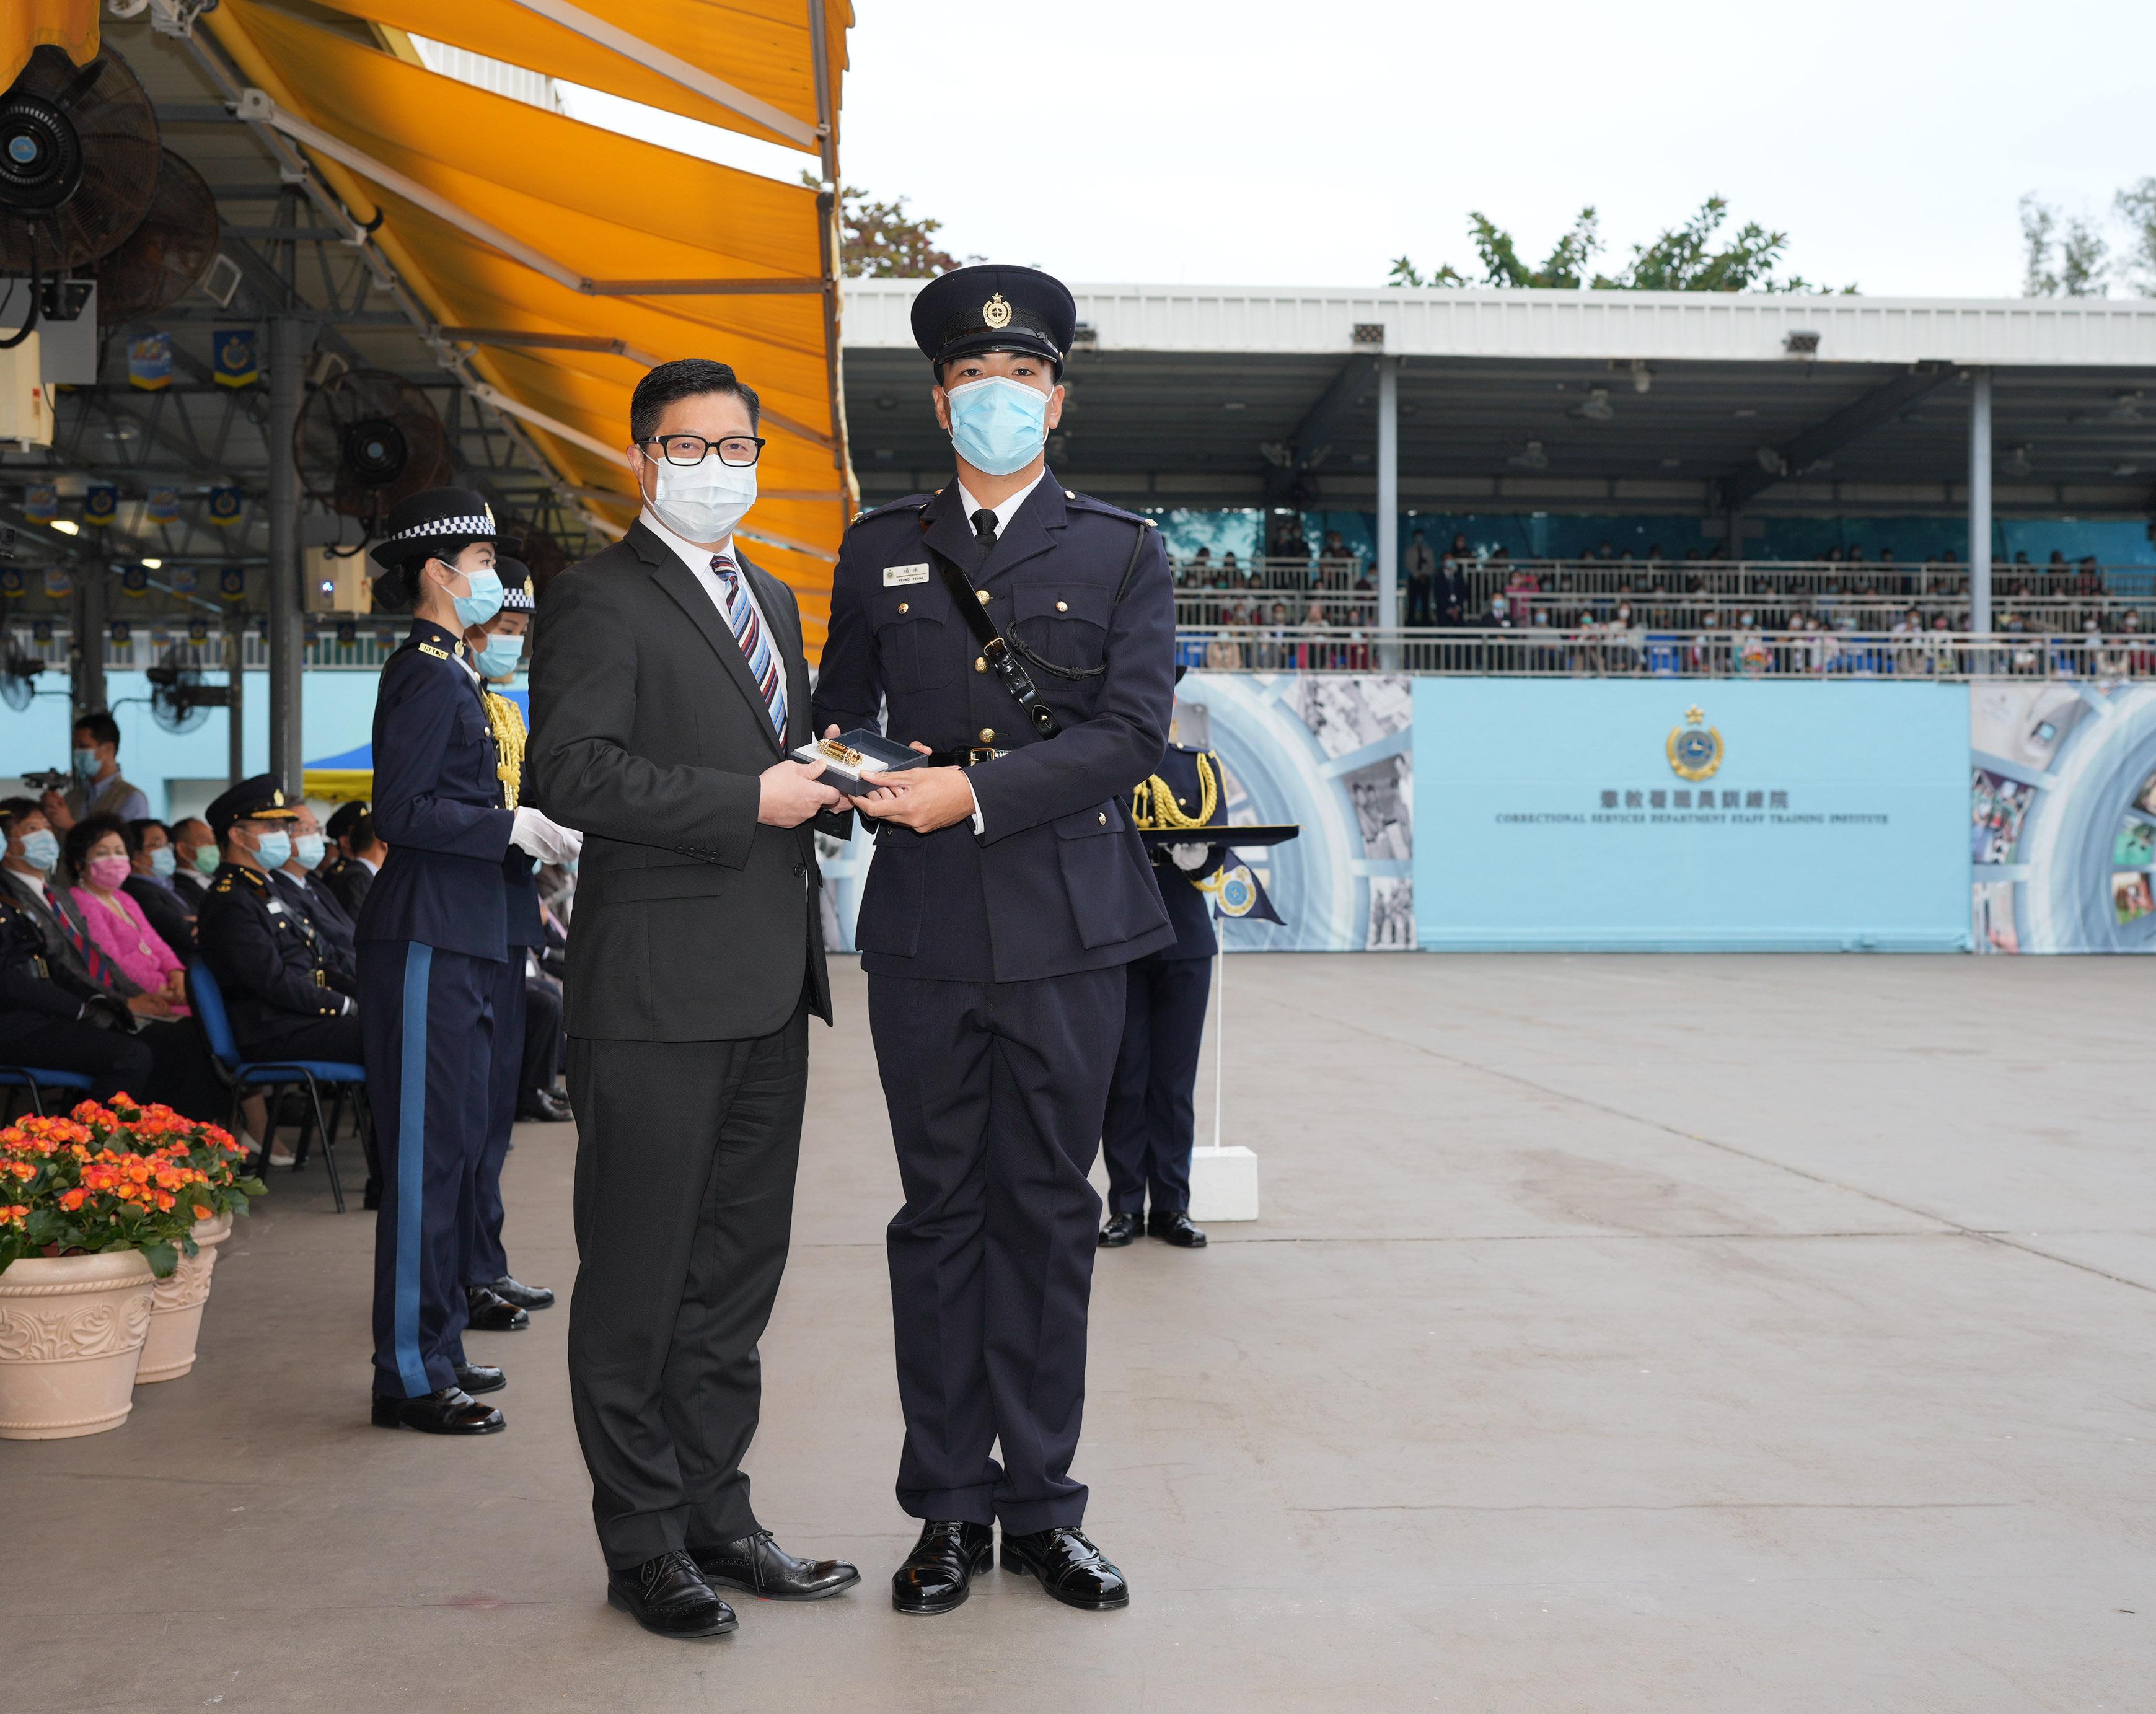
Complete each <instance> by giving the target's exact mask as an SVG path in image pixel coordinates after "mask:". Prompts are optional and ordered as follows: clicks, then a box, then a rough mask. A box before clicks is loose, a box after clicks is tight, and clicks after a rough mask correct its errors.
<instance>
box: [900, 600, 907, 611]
mask: <svg viewBox="0 0 2156 1714" xmlns="http://www.w3.org/2000/svg"><path fill="white" fill-rule="evenodd" d="M898 610H899V611H900V612H901V613H904V612H906V610H907V609H906V603H904V602H902V601H901V602H900V603H899V604H898Z"/></svg>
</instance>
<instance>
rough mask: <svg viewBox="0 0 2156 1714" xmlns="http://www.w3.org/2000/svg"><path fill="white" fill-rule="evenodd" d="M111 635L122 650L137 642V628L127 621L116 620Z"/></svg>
mask: <svg viewBox="0 0 2156 1714" xmlns="http://www.w3.org/2000/svg"><path fill="white" fill-rule="evenodd" d="M111 634H112V640H113V642H114V643H115V644H116V645H118V646H119V647H120V648H122V649H125V648H126V646H127V645H128V644H131V643H132V642H133V641H134V640H135V628H134V626H132V625H131V624H128V623H127V621H126V620H125V619H115V620H113V622H112V633H111Z"/></svg>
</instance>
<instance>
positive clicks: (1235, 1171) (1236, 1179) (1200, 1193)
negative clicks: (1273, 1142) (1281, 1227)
mask: <svg viewBox="0 0 2156 1714" xmlns="http://www.w3.org/2000/svg"><path fill="white" fill-rule="evenodd" d="M1257 1217H1258V1157H1256V1156H1255V1155H1254V1154H1252V1153H1251V1152H1250V1150H1248V1149H1246V1148H1245V1147H1242V1146H1241V1145H1240V1143H1238V1144H1233V1145H1230V1146H1229V1147H1226V1148H1194V1149H1193V1150H1191V1152H1190V1218H1191V1219H1193V1220H1195V1221H1197V1222H1198V1224H1199V1225H1201V1226H1202V1225H1204V1224H1206V1223H1207V1222H1209V1221H1215V1220H1255V1219H1257Z"/></svg>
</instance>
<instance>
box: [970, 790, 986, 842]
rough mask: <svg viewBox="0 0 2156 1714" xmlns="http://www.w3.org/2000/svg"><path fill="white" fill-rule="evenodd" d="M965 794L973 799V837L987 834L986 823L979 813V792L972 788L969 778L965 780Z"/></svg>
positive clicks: (978, 837) (976, 837)
mask: <svg viewBox="0 0 2156 1714" xmlns="http://www.w3.org/2000/svg"><path fill="white" fill-rule="evenodd" d="M966 795H967V796H968V798H972V799H973V837H974V838H975V839H980V838H982V837H983V835H985V834H987V832H988V823H987V822H986V821H985V820H984V819H983V818H982V815H981V794H980V793H978V792H977V791H975V790H974V789H973V782H972V781H971V780H968V781H967V782H966Z"/></svg>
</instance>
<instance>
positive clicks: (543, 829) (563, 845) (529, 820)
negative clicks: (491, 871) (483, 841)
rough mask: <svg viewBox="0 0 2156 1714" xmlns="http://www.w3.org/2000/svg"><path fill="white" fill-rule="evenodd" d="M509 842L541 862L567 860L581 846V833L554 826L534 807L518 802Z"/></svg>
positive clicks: (582, 844)
mask: <svg viewBox="0 0 2156 1714" xmlns="http://www.w3.org/2000/svg"><path fill="white" fill-rule="evenodd" d="M509 843H510V844H512V845H514V846H516V848H517V849H519V850H521V851H528V852H530V853H531V855H532V856H534V857H536V859H538V860H539V861H540V862H542V863H566V862H567V861H568V860H569V859H570V858H572V857H573V856H575V855H576V854H577V853H578V852H579V851H581V850H583V848H584V836H583V834H579V833H572V831H571V830H570V829H567V828H565V827H557V825H556V824H554V823H552V822H551V821H549V820H547V818H546V817H545V816H543V815H542V814H541V813H539V812H538V811H537V810H536V809H531V808H525V807H524V806H522V805H521V804H520V805H519V806H518V808H517V810H516V822H515V824H513V825H512V826H511V829H510V830H509Z"/></svg>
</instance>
